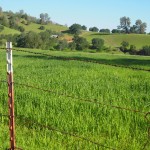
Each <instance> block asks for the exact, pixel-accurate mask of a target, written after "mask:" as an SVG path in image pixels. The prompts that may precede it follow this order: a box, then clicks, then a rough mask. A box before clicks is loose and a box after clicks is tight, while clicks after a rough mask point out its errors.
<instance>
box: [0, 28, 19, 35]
mask: <svg viewBox="0 0 150 150" xmlns="http://www.w3.org/2000/svg"><path fill="white" fill-rule="evenodd" d="M0 34H4V35H8V34H20V32H19V31H17V30H15V29H10V28H7V27H4V30H3V31H1V32H0Z"/></svg>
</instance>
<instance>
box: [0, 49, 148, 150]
mask: <svg viewBox="0 0 150 150" xmlns="http://www.w3.org/2000/svg"><path fill="white" fill-rule="evenodd" d="M13 50H16V51H21V52H27V53H33V54H38V55H45V56H48V57H54V58H58V59H64V60H78V59H74V58H65V57H59V56H52V55H49V54H43V53H35V52H29V51H25V50H18V49H13ZM81 61H83V60H81ZM88 62H92V63H99V62H93V61H88ZM99 64H103V63H99ZM107 65H108V64H107ZM111 66H114V65H111ZM115 67H125V68H129V69H133V70H143V71H150V70H145V69H140V68H133V67H126V66H118V65H115ZM0 82H1V83H6V84H8V82H7V81H6V80H0ZM13 84H15V85H16V86H21V87H26V88H32V89H36V90H40V91H43V92H46V93H54V94H58V96H64V97H68V98H72V99H75V100H78V101H82V102H86V103H92V104H98V106H99V107H107V108H108V107H109V109H119V110H122V111H129V112H132V113H138V114H141V115H142V116H143V117H144V119H145V120H146V122H147V141H146V142H145V143H144V144H143V149H142V150H145V149H146V148H147V146H148V144H149V142H150V118H149V116H150V112H143V111H140V110H136V109H131V108H125V107H121V106H115V105H110V104H105V103H101V102H99V101H98V99H84V98H79V97H74V96H72V95H67V94H64V93H61V92H59V93H58V92H56V91H55V90H52V89H44V88H40V87H38V86H34V85H29V84H23V83H18V82H13ZM0 116H3V117H8V118H10V117H11V116H10V115H6V114H2V113H0ZM15 118H16V119H19V120H20V121H22V122H23V121H24V125H25V126H28V124H30V125H36V126H38V127H40V128H41V129H48V130H51V131H53V132H59V133H61V134H63V135H68V136H71V137H74V138H78V139H80V140H83V141H87V142H90V143H92V144H94V145H97V146H98V147H103V148H107V149H111V150H117V149H118V148H112V147H107V146H105V145H102V144H100V143H98V142H96V141H93V140H90V139H89V138H87V137H82V136H79V135H77V134H73V133H69V132H66V131H63V130H59V129H57V128H55V127H51V126H47V125H43V124H40V123H38V122H37V121H33V120H31V119H29V118H26V117H24V116H19V115H16V116H15ZM0 148H1V147H0ZM15 149H18V150H22V149H21V148H17V147H15Z"/></svg>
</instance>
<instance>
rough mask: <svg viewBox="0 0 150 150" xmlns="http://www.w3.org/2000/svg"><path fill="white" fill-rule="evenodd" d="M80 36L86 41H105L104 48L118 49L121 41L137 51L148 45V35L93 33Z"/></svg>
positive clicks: (84, 33) (149, 38) (149, 39)
mask: <svg viewBox="0 0 150 150" xmlns="http://www.w3.org/2000/svg"><path fill="white" fill-rule="evenodd" d="M82 36H83V37H85V38H86V39H87V40H88V41H91V40H92V39H93V38H102V39H104V41H105V46H111V47H119V46H120V44H121V42H122V41H127V42H129V44H130V45H131V44H133V45H135V46H136V47H137V48H138V49H139V48H141V47H143V46H144V45H150V35H146V34H110V35H102V34H100V33H95V32H83V33H82Z"/></svg>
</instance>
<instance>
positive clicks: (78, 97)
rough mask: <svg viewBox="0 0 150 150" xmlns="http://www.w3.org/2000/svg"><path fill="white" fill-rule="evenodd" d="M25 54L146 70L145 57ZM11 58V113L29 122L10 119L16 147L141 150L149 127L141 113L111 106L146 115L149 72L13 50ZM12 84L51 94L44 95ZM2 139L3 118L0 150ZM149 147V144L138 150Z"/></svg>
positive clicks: (2, 105)
mask: <svg viewBox="0 0 150 150" xmlns="http://www.w3.org/2000/svg"><path fill="white" fill-rule="evenodd" d="M31 51H34V52H43V53H47V54H51V55H55V56H65V57H71V58H72V57H78V58H80V59H81V58H82V59H83V58H84V59H85V60H87V59H91V58H92V59H94V60H98V61H104V60H105V61H106V62H107V63H112V64H113V63H116V64H118V65H128V66H132V67H135V66H136V67H139V68H144V69H150V63H149V61H150V57H140V56H125V55H110V54H90V53H81V52H74V53H73V52H72V53H69V52H50V51H44V50H31ZM5 55H6V54H5V51H0V73H1V76H0V80H6V60H5V59H6V57H5ZM13 59H14V82H16V84H14V86H15V113H16V115H21V116H23V117H27V118H29V119H30V120H33V121H34V122H35V123H32V122H28V121H27V122H26V121H24V120H23V119H19V117H17V118H16V143H17V147H20V148H22V149H26V150H35V149H36V150H41V149H42V150H47V149H52V150H66V149H67V150H74V149H78V150H80V149H82V150H99V149H100V150H107V149H109V148H106V147H111V148H114V149H117V150H142V149H143V147H144V144H145V143H146V142H147V140H148V137H147V129H148V127H149V125H148V122H147V121H146V119H145V118H144V114H141V113H138V112H136V113H135V112H132V111H129V110H123V109H118V108H114V107H112V106H119V107H121V108H129V109H131V110H140V111H141V112H149V110H150V107H149V106H150V103H149V98H150V95H149V90H150V82H149V81H150V73H149V72H146V71H138V70H132V69H127V68H124V67H122V68H120V67H113V66H107V65H103V64H96V63H91V62H90V63H87V62H86V61H85V62H84V61H77V60H72V61H67V60H66V61H63V60H61V59H55V58H52V57H48V56H40V55H36V54H30V53H24V52H18V51H14V52H13ZM17 83H23V84H28V85H33V86H36V87H40V88H43V89H49V90H51V91H53V92H44V91H41V90H37V89H32V88H29V87H25V86H23V85H19V84H17ZM67 95H68V96H67ZM69 96H70V97H69ZM88 100H90V101H93V103H91V102H89V101H88ZM96 102H99V103H96ZM100 103H101V104H100ZM7 108H8V105H7V85H6V83H0V113H2V114H7ZM38 123H40V124H42V125H48V126H51V128H54V129H57V131H56V130H48V129H45V128H41V127H40V126H39V125H38ZM59 131H65V133H66V132H67V133H70V134H74V135H77V136H80V137H85V138H86V139H89V140H91V141H95V142H96V143H99V146H98V144H96V143H95V144H94V143H92V142H90V141H87V140H85V138H84V139H83V138H79V137H77V136H76V137H73V136H72V135H68V134H64V132H61V133H60V132H59ZM8 135H9V133H8V119H7V118H6V117H1V119H0V139H1V140H0V147H1V148H2V149H6V148H8V147H9V136H8ZM103 146H105V147H103ZM149 148H150V143H148V144H147V145H146V146H145V148H144V150H149Z"/></svg>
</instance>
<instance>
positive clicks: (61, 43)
mask: <svg viewBox="0 0 150 150" xmlns="http://www.w3.org/2000/svg"><path fill="white" fill-rule="evenodd" d="M66 48H68V43H67V40H61V41H59V42H58V45H57V47H56V49H58V50H64V49H66Z"/></svg>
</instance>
